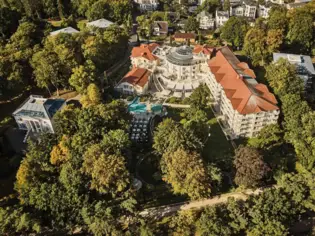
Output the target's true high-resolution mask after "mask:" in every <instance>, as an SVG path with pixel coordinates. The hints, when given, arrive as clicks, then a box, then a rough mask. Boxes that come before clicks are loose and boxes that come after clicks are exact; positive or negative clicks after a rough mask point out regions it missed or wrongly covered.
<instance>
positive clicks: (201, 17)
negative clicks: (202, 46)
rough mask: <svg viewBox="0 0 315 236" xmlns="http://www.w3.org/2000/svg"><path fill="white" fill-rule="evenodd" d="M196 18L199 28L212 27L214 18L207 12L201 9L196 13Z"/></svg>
mask: <svg viewBox="0 0 315 236" xmlns="http://www.w3.org/2000/svg"><path fill="white" fill-rule="evenodd" d="M197 20H198V22H199V28H200V29H204V30H208V29H214V24H215V19H214V18H213V17H212V15H211V14H210V13H209V12H206V11H202V12H200V13H199V14H198V15H197Z"/></svg>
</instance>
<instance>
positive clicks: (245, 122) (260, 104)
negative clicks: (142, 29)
mask: <svg viewBox="0 0 315 236" xmlns="http://www.w3.org/2000/svg"><path fill="white" fill-rule="evenodd" d="M152 54H153V56H155V57H156V58H158V61H159V63H158V64H156V66H155V67H154V69H153V70H150V71H151V72H152V77H150V83H151V84H152V85H154V86H155V87H156V90H155V92H156V91H157V93H159V95H158V96H164V97H165V98H167V97H171V96H174V97H178V98H184V97H189V96H190V95H191V93H192V92H193V90H194V89H195V88H197V87H199V85H200V84H206V85H207V86H208V87H209V89H210V91H211V94H212V97H213V100H214V105H213V107H214V110H215V111H216V113H217V116H218V117H219V119H220V120H221V123H222V124H223V125H224V127H225V128H224V132H225V133H226V134H227V135H228V136H229V137H230V138H231V139H236V138H239V137H253V136H255V135H257V134H258V132H259V131H260V130H261V129H262V128H263V127H264V126H266V125H268V124H274V123H276V122H277V120H278V116H279V113H280V111H279V108H278V107H277V100H276V98H275V96H274V95H273V94H272V93H270V92H269V90H268V88H267V86H265V85H264V84H259V83H258V82H257V81H256V80H255V78H256V76H255V73H254V72H253V71H252V70H251V69H250V68H249V67H248V65H247V64H246V63H244V62H240V61H239V60H238V59H237V58H236V56H235V55H234V54H233V52H232V51H231V50H230V49H229V48H228V47H222V48H219V49H216V48H211V47H208V46H206V45H196V46H195V47H194V48H191V47H189V46H181V47H169V46H165V45H164V46H158V47H156V48H155V49H154V50H153V51H152ZM150 66H151V64H147V65H145V64H143V67H144V68H149V67H150Z"/></svg>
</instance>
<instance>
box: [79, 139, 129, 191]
mask: <svg viewBox="0 0 315 236" xmlns="http://www.w3.org/2000/svg"><path fill="white" fill-rule="evenodd" d="M83 158H84V162H83V166H82V171H83V173H85V174H86V175H87V176H90V177H91V179H92V181H91V189H96V190H97V191H98V192H100V193H105V194H111V195H112V196H113V197H114V196H117V194H119V193H121V192H122V191H123V190H125V188H126V187H127V186H128V185H129V183H130V180H129V179H130V177H129V173H128V171H127V169H126V163H125V160H124V158H123V157H122V156H121V155H115V154H114V155H109V154H106V153H105V150H104V148H103V147H102V146H101V145H98V144H96V145H93V146H91V147H90V148H89V149H88V150H87V151H86V153H85V154H84V157H83Z"/></svg>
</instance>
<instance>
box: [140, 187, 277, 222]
mask: <svg viewBox="0 0 315 236" xmlns="http://www.w3.org/2000/svg"><path fill="white" fill-rule="evenodd" d="M272 187H273V186H271V187H269V188H264V190H266V189H270V188H272ZM264 190H262V189H256V190H250V189H247V190H244V191H243V192H238V193H227V194H222V195H219V196H215V197H213V198H209V199H204V200H200V201H191V202H180V203H176V204H170V205H166V206H160V207H155V208H148V209H145V210H143V211H141V212H140V215H141V216H143V217H150V218H153V219H159V218H162V217H164V216H168V215H171V214H174V213H176V212H177V211H181V210H190V209H200V208H203V207H207V206H213V205H216V204H220V203H226V202H227V200H228V198H235V199H239V200H243V201H245V200H246V199H247V198H248V197H249V196H250V195H259V194H260V193H262V192H263V191H264Z"/></svg>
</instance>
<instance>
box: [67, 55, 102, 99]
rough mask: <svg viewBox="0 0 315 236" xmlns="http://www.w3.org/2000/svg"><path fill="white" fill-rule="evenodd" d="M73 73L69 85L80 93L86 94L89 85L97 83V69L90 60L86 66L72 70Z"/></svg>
mask: <svg viewBox="0 0 315 236" xmlns="http://www.w3.org/2000/svg"><path fill="white" fill-rule="evenodd" d="M72 72H73V73H72V75H71V77H70V79H69V84H70V85H71V86H72V87H74V88H75V89H76V91H77V92H79V93H84V92H85V91H86V89H87V87H88V86H89V84H91V83H96V82H97V79H96V77H97V75H96V68H95V65H94V64H93V62H92V61H90V60H88V61H87V62H86V63H85V65H80V66H79V67H76V68H74V69H72Z"/></svg>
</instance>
